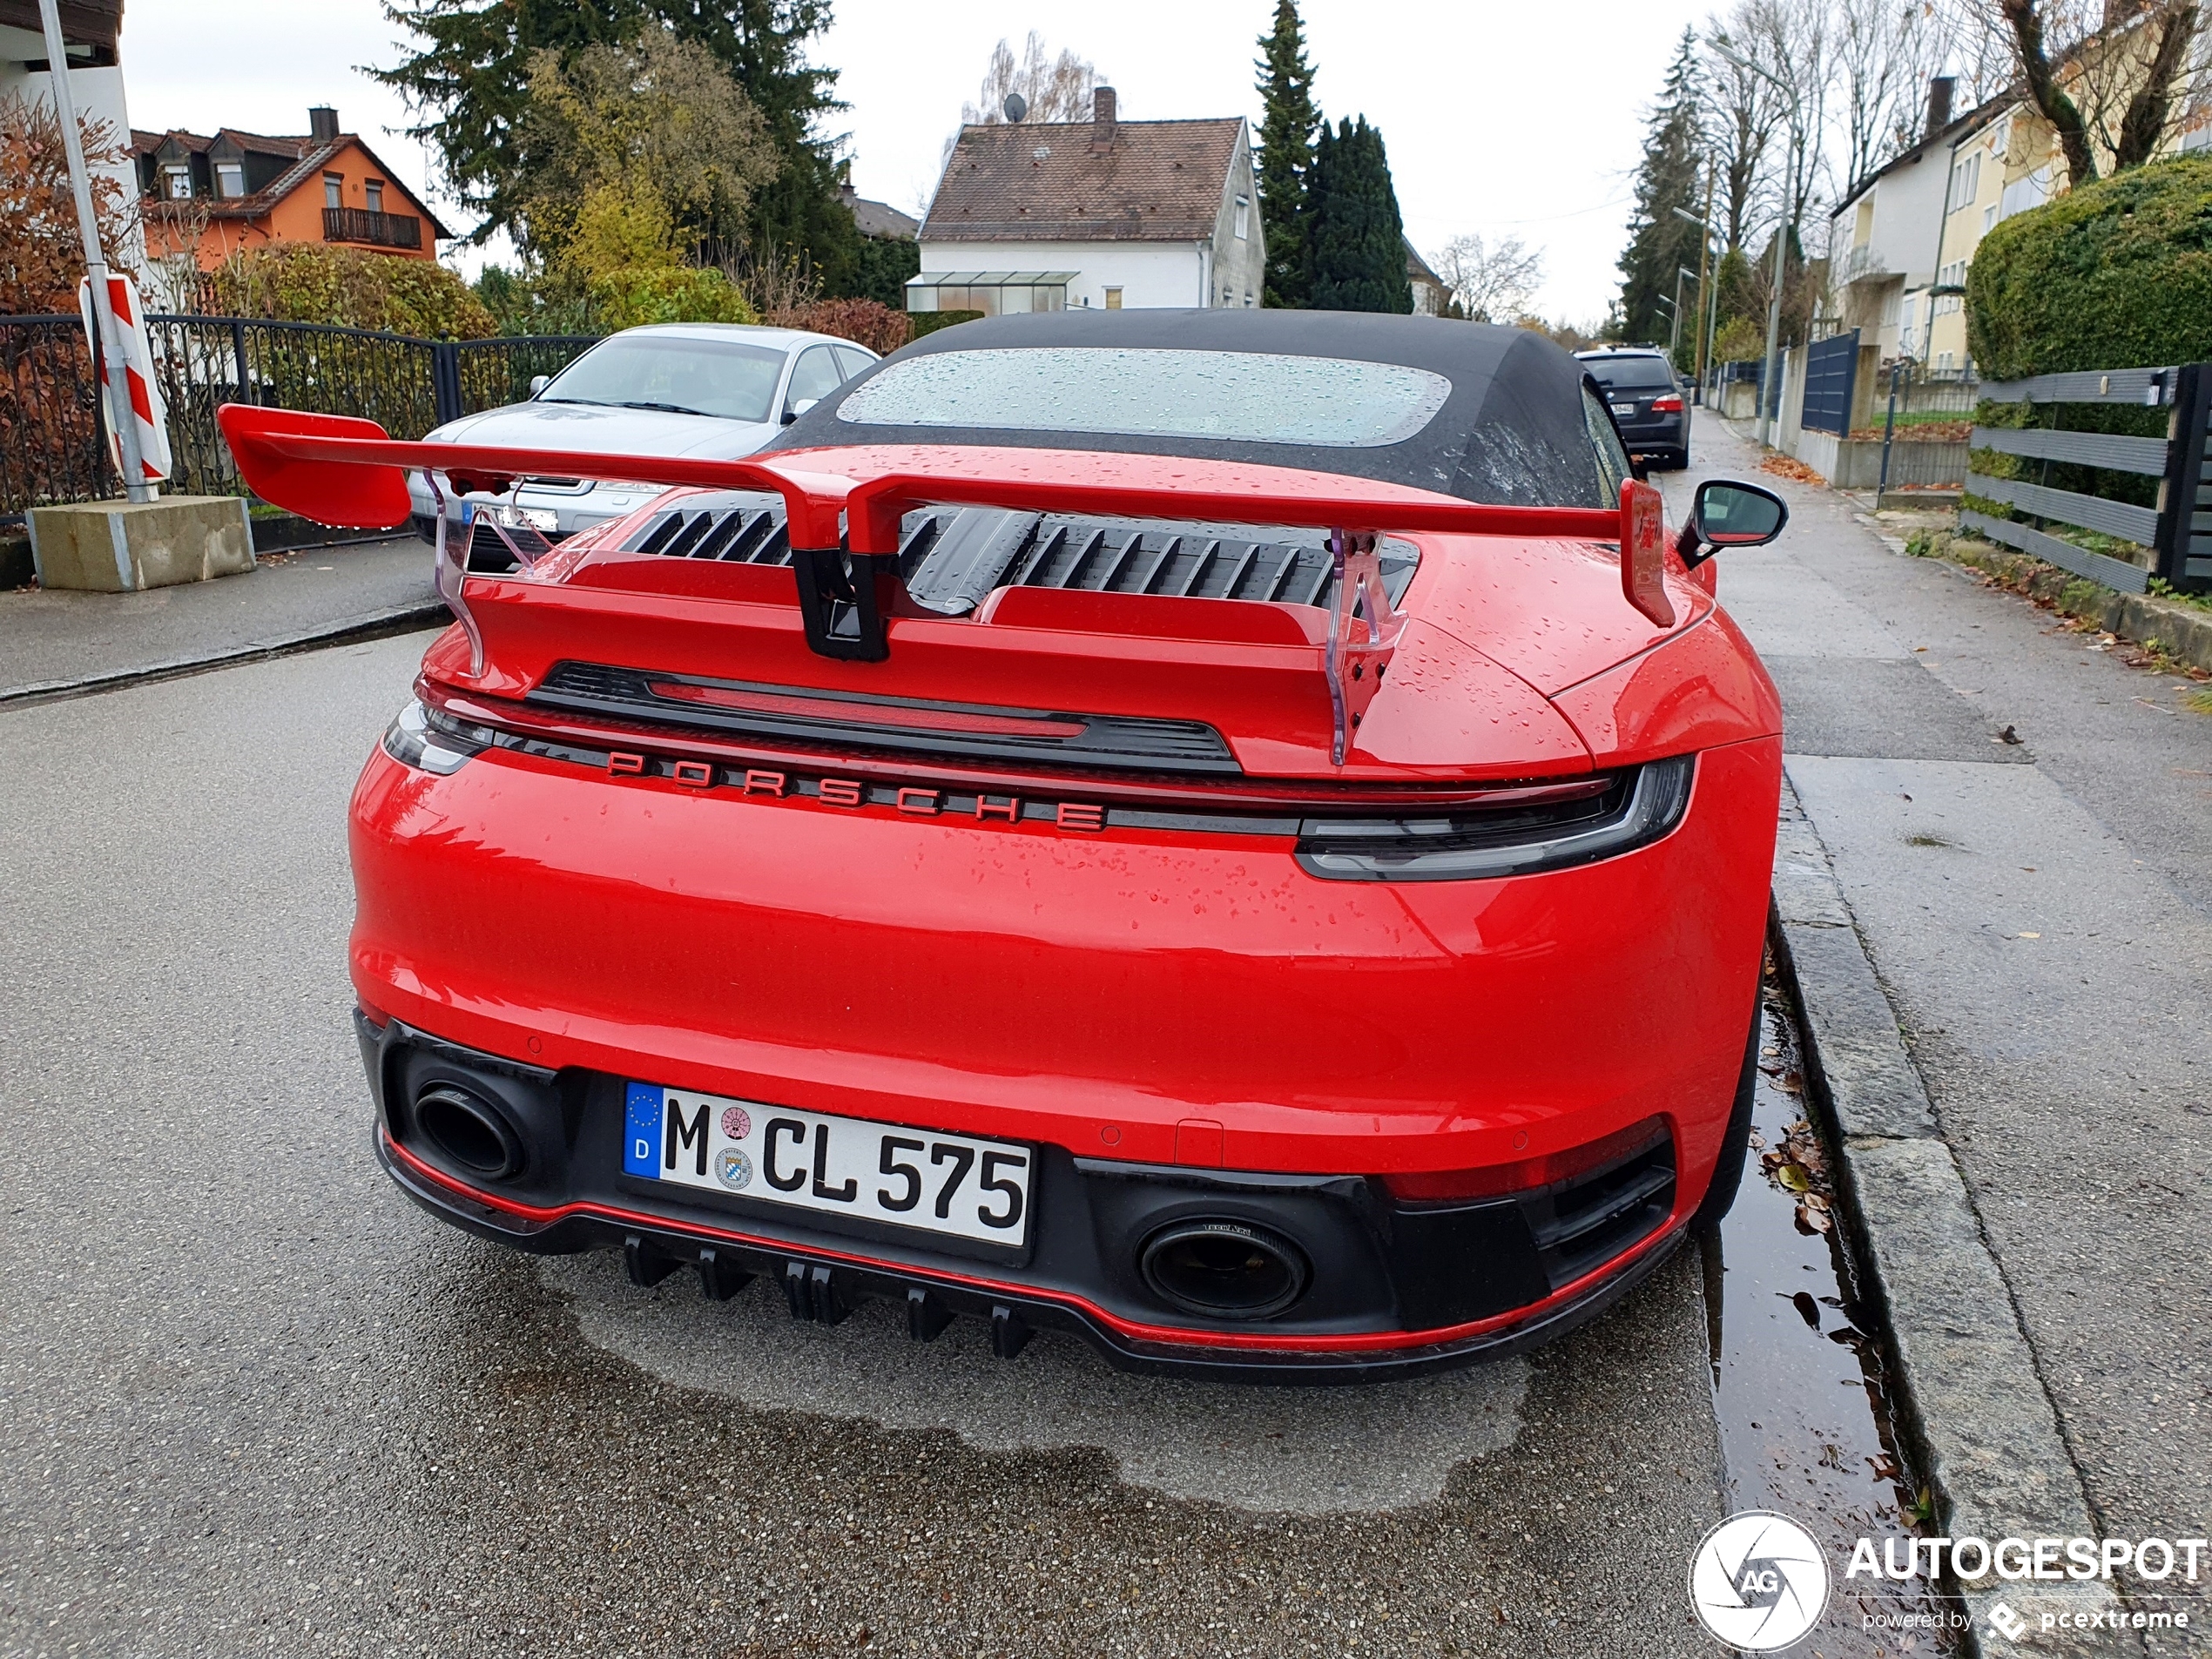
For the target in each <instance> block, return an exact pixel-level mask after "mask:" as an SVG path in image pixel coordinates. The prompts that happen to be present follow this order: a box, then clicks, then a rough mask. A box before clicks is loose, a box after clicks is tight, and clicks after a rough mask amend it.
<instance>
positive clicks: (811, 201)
mask: <svg viewBox="0 0 2212 1659" xmlns="http://www.w3.org/2000/svg"><path fill="white" fill-rule="evenodd" d="M384 15H385V17H387V18H388V20H389V21H391V22H393V23H395V24H399V25H400V26H401V28H402V29H405V30H408V33H410V34H411V35H413V36H415V37H416V43H415V51H413V52H412V53H411V54H410V55H409V56H408V57H403V58H402V59H401V61H400V62H399V63H397V64H394V65H393V66H392V67H391V68H389V69H377V70H372V71H370V73H371V74H372V75H373V76H374V78H376V79H377V80H379V81H381V82H382V83H383V84H385V85H387V86H389V87H391V88H393V89H394V90H395V91H398V92H400V93H401V95H402V96H403V97H404V98H406V99H407V100H408V104H409V105H411V106H412V107H413V109H414V110H415V112H416V114H417V115H418V117H419V118H420V120H419V123H418V125H415V126H414V127H411V128H409V129H408V136H409V137H411V138H419V139H423V140H426V141H428V143H429V144H431V145H435V148H436V150H437V152H438V155H439V158H440V160H441V162H442V164H443V168H442V170H443V172H444V173H445V177H446V179H447V181H448V184H449V185H450V186H451V188H452V190H453V192H454V193H455V196H457V197H458V198H459V199H460V200H461V201H462V204H463V205H464V206H467V207H468V208H469V209H470V210H472V211H473V212H477V213H479V214H481V215H482V224H481V225H480V226H478V228H477V230H476V232H475V235H476V237H477V239H482V238H483V237H484V236H486V235H489V233H492V232H493V231H496V230H504V229H509V228H510V227H511V226H512V225H513V223H514V219H515V215H516V209H517V206H518V202H519V200H520V199H521V196H522V195H523V193H524V192H526V190H527V189H528V183H527V180H526V179H525V177H524V173H525V171H526V169H527V166H528V158H527V157H525V156H524V154H523V152H522V148H521V145H520V144H519V142H518V138H517V132H516V128H517V124H518V122H519V119H520V118H521V116H522V113H523V105H524V102H525V100H526V99H527V98H528V95H529V61H530V57H531V54H533V53H534V52H536V51H541V50H544V49H547V48H550V49H552V50H553V51H557V52H559V53H561V54H562V56H563V58H564V59H565V58H571V57H573V56H574V54H576V53H577V52H578V51H582V50H583V48H584V47H586V46H590V45H595V44H616V43H619V42H623V41H626V40H633V39H635V38H637V36H638V34H639V33H640V31H641V30H643V29H644V27H645V26H646V25H648V24H665V25H666V26H667V27H668V28H670V29H671V30H674V31H675V32H676V35H677V37H678V38H679V39H683V40H687V41H696V42H698V43H699V44H702V45H704V46H705V47H706V48H707V49H708V50H709V51H712V52H713V53H714V55H715V56H716V57H718V58H719V59H720V60H721V61H722V62H723V63H725V64H727V65H728V66H729V68H730V71H731V72H732V74H733V75H735V76H736V78H737V80H738V84H739V85H740V86H741V87H743V88H744V90H745V96H746V98H749V99H750V100H751V101H752V105H753V107H754V108H755V109H757V110H758V111H759V112H760V114H761V117H762V118H763V119H764V121H765V123H766V125H767V128H768V132H769V135H770V137H771V138H772V139H773V140H774V142H775V145H776V147H777V151H778V152H779V156H780V158H781V160H782V165H781V166H780V168H779V171H778V173H777V176H776V177H775V179H772V181H770V182H769V183H768V184H767V185H765V186H764V187H762V188H761V189H759V190H758V191H756V192H754V193H753V196H752V201H751V203H750V205H749V207H748V209H747V212H746V213H745V219H744V221H743V222H741V223H730V224H724V223H718V222H715V223H703V224H700V225H698V226H691V227H690V228H691V229H692V230H693V231H695V232H696V233H697V234H698V238H699V241H700V246H701V251H702V253H703V254H704V255H705V256H706V257H707V258H709V259H715V258H720V257H725V256H727V255H728V254H730V253H734V252H736V251H737V249H738V246H740V245H741V244H742V245H745V246H747V248H748V251H749V252H750V253H751V255H752V257H753V258H754V259H756V260H773V261H776V262H778V263H781V262H783V261H785V260H790V259H792V258H798V259H800V260H804V261H805V262H806V264H807V265H808V266H810V267H811V269H812V270H813V273H815V274H816V275H817V276H818V277H819V278H820V279H822V280H823V281H824V282H825V284H826V287H828V288H829V290H830V292H832V293H840V292H843V291H844V288H845V287H846V286H847V285H849V284H850V283H851V282H852V281H854V280H858V271H857V263H858V259H859V241H860V235H859V232H858V230H857V229H856V228H855V227H854V226H853V215H852V213H851V212H849V211H847V210H846V207H845V206H844V204H843V203H842V202H840V200H839V199H838V186H839V185H840V184H841V183H842V182H843V179H844V167H843V164H841V163H840V162H839V161H838V160H837V159H836V158H835V156H834V154H833V141H832V140H831V139H829V138H823V137H820V136H819V135H818V134H817V133H816V132H815V127H816V125H817V124H818V122H819V120H820V119H821V118H824V117H826V116H830V115H833V114H835V113H836V112H837V111H840V110H841V109H843V108H844V107H845V106H844V105H842V104H841V103H840V102H839V101H838V99H837V97H836V84H837V71H834V70H827V69H816V68H813V67H812V66H811V65H809V64H807V62H806V46H807V44H808V42H810V41H811V40H813V38H814V37H816V36H818V35H819V34H820V33H821V31H822V30H825V29H826V28H828V27H829V22H830V0H719V3H716V4H708V3H705V0H385V4H384Z"/></svg>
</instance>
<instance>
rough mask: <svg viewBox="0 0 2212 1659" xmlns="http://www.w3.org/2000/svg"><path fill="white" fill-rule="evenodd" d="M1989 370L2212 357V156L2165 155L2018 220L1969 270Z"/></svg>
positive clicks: (2007, 373) (1985, 242) (2145, 364)
mask: <svg viewBox="0 0 2212 1659" xmlns="http://www.w3.org/2000/svg"><path fill="white" fill-rule="evenodd" d="M1966 314H1967V327H1968V330H1969V336H1970V340H1971V343H1972V347H1973V356H1974V361H1975V362H1976V363H1977V364H1979V366H1980V368H1981V372H1982V374H1983V377H1984V378H1985V379H1988V380H1997V381H2010V380H2024V379H2026V378H2027V376H2029V375H2031V374H2059V373H2063V372H2065V371H2067V370H2074V369H2104V368H2152V367H2156V366H2159V365H2162V364H2167V363H2190V362H2202V361H2206V360H2208V359H2212V158H2196V157H2190V158H2176V159H2174V160H2170V161H2159V162H2154V163H2152V164H2151V165H2148V166H2146V167H2135V168H2131V169H2130V170H2129V171H2128V172H2123V173H2121V174H2120V175H2119V176H2118V177H2116V178H2113V179H2103V180H2101V181H2099V182H2098V183H2095V184H2093V185H2084V186H2083V187H2082V188H2081V189H2080V190H2075V191H2071V192H2067V194H2066V195H2063V196H2060V197H2059V198H2058V199H2055V200H2054V201H2052V202H2049V203H2047V204H2046V205H2045V206H2041V207H2038V208H2036V209H2034V210H2033V211H2032V212H2026V213H2021V214H2019V215H2018V216H2016V217H2014V218H2012V219H2006V221H2005V222H2004V223H2003V224H2001V225H2000V226H1997V227H1996V228H1995V229H1994V230H1993V231H1991V232H1990V233H1989V234H1988V235H1987V236H1986V237H1984V238H1983V239H1982V243H1981V246H1980V247H1979V249H1978V250H1977V251H1976V253H1975V254H1974V260H1973V265H1972V266H1969V267H1968V269H1967V273H1966Z"/></svg>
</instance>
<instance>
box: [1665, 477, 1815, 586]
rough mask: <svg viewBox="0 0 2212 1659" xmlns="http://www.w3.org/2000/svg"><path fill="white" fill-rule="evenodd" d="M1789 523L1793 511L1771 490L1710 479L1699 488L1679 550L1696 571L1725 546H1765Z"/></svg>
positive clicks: (1679, 542)
mask: <svg viewBox="0 0 2212 1659" xmlns="http://www.w3.org/2000/svg"><path fill="white" fill-rule="evenodd" d="M1789 522H1790V509H1789V508H1788V507H1786V506H1784V504H1783V501H1782V497H1781V496H1777V495H1776V494H1775V493H1774V492H1773V491H1772V490H1771V489H1761V488H1760V487H1759V486H1758V485H1757V484H1739V483H1736V482H1731V481H1730V480H1728V479H1725V478H1709V479H1707V480H1706V481H1705V482H1703V483H1702V484H1700V485H1698V486H1697V494H1696V496H1694V497H1693V498H1692V500H1691V502H1690V508H1689V522H1688V523H1685V524H1684V525H1683V527H1682V535H1681V536H1680V537H1678V538H1677V539H1676V543H1675V551H1676V552H1677V553H1679V554H1681V555H1682V562H1683V563H1684V564H1687V565H1689V566H1691V567H1692V568H1695V567H1696V566H1697V565H1700V564H1703V563H1704V562H1705V561H1706V560H1707V559H1710V558H1711V557H1712V556H1713V555H1714V554H1716V553H1717V552H1719V551H1720V550H1722V549H1723V548H1724V547H1764V546H1765V545H1766V544H1767V543H1769V542H1771V541H1772V540H1773V539H1774V538H1775V537H1776V536H1779V535H1781V534H1782V527H1783V526H1784V524H1787V523H1789Z"/></svg>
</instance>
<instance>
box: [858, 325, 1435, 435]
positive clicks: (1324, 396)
mask: <svg viewBox="0 0 2212 1659" xmlns="http://www.w3.org/2000/svg"><path fill="white" fill-rule="evenodd" d="M1450 395H1452V382H1451V381H1449V380H1447V379H1446V378H1445V377H1444V376H1443V375H1441V374H1435V373H1433V372H1432V371H1430V370H1428V369H1425V368H1407V367H1406V366H1404V365H1402V364H1398V363H1367V362H1359V361H1354V360H1352V359H1349V358H1342V357H1287V356H1273V355H1269V354H1262V353H1257V352H1227V351H1182V350H1146V349H1142V348H1125V347H1093V346H1050V347H1018V348H1007V349H1000V350H985V351H941V352H934V353H931V354H929V355H927V356H924V357H914V358H909V359H907V361H904V362H900V363H893V364H891V365H889V366H888V367H887V368H884V369H882V370H880V371H879V372H878V374H876V376H875V378H874V379H873V380H871V381H867V382H865V383H864V384H863V385H862V386H861V387H860V389H859V390H857V391H855V392H853V394H852V395H850V396H848V397H847V398H846V400H845V401H844V402H843V403H842V404H840V406H839V408H838V411H837V417H838V419H839V420H840V421H852V422H853V423H854V424H856V425H860V426H907V427H915V426H919V427H954V428H958V427H974V428H995V429H997V430H1000V431H1016V432H1113V433H1121V434H1124V435H1128V436H1130V437H1158V438H1213V439H1222V440H1227V441H1228V442H1244V443H1298V444H1311V445H1313V446H1315V447H1316V448H1339V449H1367V448H1378V447H1379V446H1381V445H1384V444H1390V443H1402V442H1405V441H1406V439H1407V438H1410V437H1412V436H1413V435H1414V434H1415V433H1417V432H1419V431H1420V429H1421V428H1423V427H1425V426H1426V425H1427V424H1428V423H1429V422H1430V421H1432V420H1433V419H1434V418H1435V416H1436V412H1437V411H1438V410H1439V409H1440V408H1443V407H1444V401H1445V400H1446V399H1447V398H1448V397H1449V396H1450Z"/></svg>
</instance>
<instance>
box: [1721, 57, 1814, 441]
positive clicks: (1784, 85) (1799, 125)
mask: <svg viewBox="0 0 2212 1659" xmlns="http://www.w3.org/2000/svg"><path fill="white" fill-rule="evenodd" d="M1712 46H1713V50H1714V51H1716V52H1718V53H1719V54H1720V55H1721V56H1722V57H1724V58H1726V59H1727V60H1728V61H1729V62H1730V63H1731V64H1735V65H1736V67H1737V68H1738V69H1740V70H1743V71H1745V72H1746V73H1748V74H1752V75H1756V76H1757V77H1758V78H1760V79H1761V80H1763V81H1764V82H1766V83H1767V84H1768V85H1770V86H1771V87H1773V88H1774V89H1775V90H1776V91H1779V92H1780V93H1781V94H1782V96H1783V97H1784V98H1788V99H1789V100H1790V129H1791V134H1792V139H1793V142H1794V143H1795V145H1797V150H1798V152H1799V156H1800V158H1801V159H1800V161H1799V162H1798V163H1797V164H1793V165H1792V167H1791V183H1792V184H1794V183H1795V182H1796V167H1797V165H1802V156H1803V152H1804V107H1803V106H1802V105H1800V104H1799V103H1798V102H1797V88H1795V87H1794V86H1792V85H1791V84H1790V83H1789V82H1787V81H1785V80H1784V79H1783V78H1781V77H1780V76H1778V75H1776V74H1773V73H1771V72H1770V71H1767V70H1764V69H1762V68H1760V67H1759V66H1758V65H1757V64H1755V63H1753V62H1752V61H1751V60H1750V58H1748V57H1744V56H1743V54H1742V53H1740V52H1737V51H1734V50H1733V49H1731V48H1730V47H1728V46H1726V45H1723V44H1722V43H1721V42H1719V41H1717V40H1716V41H1715V42H1713V43H1712ZM1783 206H1784V211H1783V213H1782V216H1781V218H1780V219H1778V220H1777V223H1776V225H1775V227H1774V295H1773V298H1771V299H1770V300H1768V302H1767V308H1766V361H1765V363H1764V366H1763V367H1762V368H1760V370H1759V442H1761V443H1767V442H1770V439H1771V437H1772V435H1773V434H1774V432H1775V431H1776V429H1777V428H1779V427H1780V425H1781V423H1782V398H1781V390H1780V388H1778V387H1777V386H1776V384H1775V374H1776V372H1777V361H1778V359H1779V358H1780V356H1781V352H1782V280H1783V275H1784V263H1783V261H1784V257H1785V256H1786V255H1787V254H1788V253H1789V249H1790V229H1791V225H1790V216H1789V212H1788V207H1789V204H1788V201H1787V200H1786V199H1785V200H1784V204H1783ZM1770 411H1771V413H1770Z"/></svg>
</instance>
